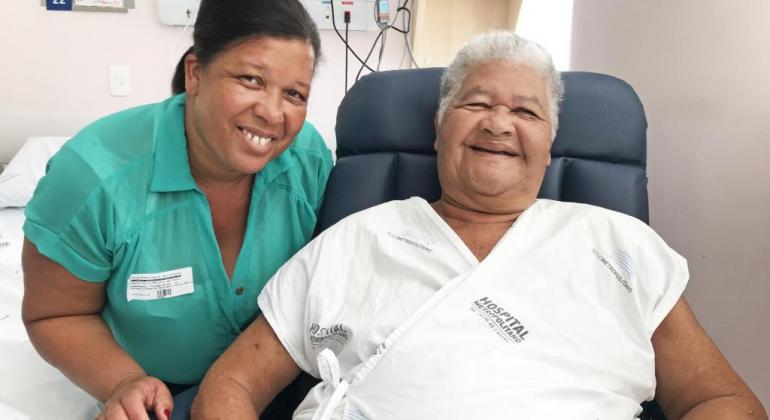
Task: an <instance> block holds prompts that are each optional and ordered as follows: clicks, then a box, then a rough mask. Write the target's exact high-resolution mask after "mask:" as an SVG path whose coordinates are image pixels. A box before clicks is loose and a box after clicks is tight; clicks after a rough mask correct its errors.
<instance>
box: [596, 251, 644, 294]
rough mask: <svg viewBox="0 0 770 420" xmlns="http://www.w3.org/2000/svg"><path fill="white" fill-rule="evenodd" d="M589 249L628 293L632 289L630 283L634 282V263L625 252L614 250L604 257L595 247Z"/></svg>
mask: <svg viewBox="0 0 770 420" xmlns="http://www.w3.org/2000/svg"><path fill="white" fill-rule="evenodd" d="M591 251H592V252H593V254H594V256H595V257H596V258H597V259H598V260H599V262H601V263H602V265H604V266H605V267H607V269H608V270H610V273H612V275H613V276H615V279H616V280H617V281H618V283H620V285H621V286H623V288H625V289H626V291H627V292H628V293H631V292H633V291H634V289H633V288H632V287H631V283H634V282H636V264H635V263H634V260H633V258H631V256H630V255H628V253H627V252H625V251H615V252H613V253H611V254H608V256H607V257H605V256H604V255H602V254H601V253H600V252H599V251H597V250H596V249H595V248H594V249H592V250H591Z"/></svg>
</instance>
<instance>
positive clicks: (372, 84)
mask: <svg viewBox="0 0 770 420" xmlns="http://www.w3.org/2000/svg"><path fill="white" fill-rule="evenodd" d="M442 72H443V69H441V68H432V69H418V70H398V71H386V72H380V73H374V74H370V75H368V76H366V77H364V78H363V79H361V80H360V81H359V82H358V83H356V85H355V86H353V88H352V89H350V91H349V92H348V93H347V95H346V96H345V98H344V99H343V100H342V103H341V104H340V107H339V110H338V113H337V127H336V132H337V163H336V165H335V166H334V169H333V171H332V174H331V177H330V179H329V184H328V187H327V190H326V199H325V201H324V205H323V208H322V213H321V220H320V229H325V228H327V227H329V226H331V225H332V224H334V223H336V222H337V221H339V220H340V219H342V218H343V217H345V216H347V215H348V214H351V213H354V212H356V211H359V210H362V209H365V208H368V207H371V206H374V205H377V204H379V203H382V202H385V201H389V200H397V199H405V198H409V197H411V196H414V195H418V196H421V197H423V198H425V199H427V200H428V201H434V200H436V199H438V197H439V195H440V187H439V183H438V176H437V174H436V156H435V151H434V150H433V141H434V140H435V138H436V137H435V131H434V126H433V118H434V115H435V113H436V109H437V107H438V95H439V94H438V92H439V89H438V88H439V79H440V77H441V73H442ZM562 76H563V79H564V84H565V93H564V102H563V103H562V108H561V113H560V116H559V130H558V133H557V135H556V140H555V141H554V144H553V149H552V156H553V157H552V163H551V165H550V166H549V167H548V170H547V172H546V176H545V179H544V182H543V186H542V188H541V190H540V195H539V196H540V197H542V198H550V199H554V200H562V201H574V202H581V203H588V204H594V205H597V206H601V207H605V208H609V209H612V210H616V211H620V212H622V213H626V214H629V215H632V216H635V217H637V218H639V219H641V220H642V221H644V222H648V221H649V214H648V203H647V175H646V160H647V159H646V157H647V150H646V144H647V140H646V131H647V121H646V119H645V115H644V109H643V108H642V104H641V102H640V101H639V97H638V96H637V95H636V93H635V92H634V90H633V89H632V88H631V86H629V85H628V84H627V83H625V82H623V81H621V80H619V79H616V78H614V77H611V76H606V75H602V74H596V73H585V72H564V73H562ZM305 380H307V378H306V379H305ZM641 419H642V420H645V419H656V420H657V419H665V417H664V416H663V414H662V413H661V412H660V409H659V407H658V406H657V404H655V403H654V402H653V403H645V404H644V413H643V415H642V416H641Z"/></svg>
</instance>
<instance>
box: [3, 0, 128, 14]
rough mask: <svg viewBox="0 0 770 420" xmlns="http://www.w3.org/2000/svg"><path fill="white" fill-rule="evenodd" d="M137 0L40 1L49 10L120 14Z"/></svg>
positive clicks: (126, 10)
mask: <svg viewBox="0 0 770 420" xmlns="http://www.w3.org/2000/svg"><path fill="white" fill-rule="evenodd" d="M0 1H2V0H0ZM134 1H135V0H40V5H41V6H45V8H46V9H47V10H67V11H69V10H74V11H76V12H79V11H85V12H120V13H126V12H128V9H133V8H134V7H135V6H134Z"/></svg>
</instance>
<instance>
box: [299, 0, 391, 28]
mask: <svg viewBox="0 0 770 420" xmlns="http://www.w3.org/2000/svg"><path fill="white" fill-rule="evenodd" d="M332 1H334V4H333V5H332ZM300 3H302V5H303V6H305V9H306V10H307V12H308V13H309V14H310V17H312V18H313V20H314V21H315V24H316V26H318V29H334V25H333V24H336V26H337V29H338V30H340V31H342V30H344V29H345V13H346V12H347V13H348V15H349V17H350V23H349V24H348V27H347V29H348V30H350V31H378V30H380V27H379V26H377V19H378V16H380V17H382V16H383V14H382V12H379V10H381V9H382V8H387V7H388V2H387V0H300ZM332 9H334V22H332Z"/></svg>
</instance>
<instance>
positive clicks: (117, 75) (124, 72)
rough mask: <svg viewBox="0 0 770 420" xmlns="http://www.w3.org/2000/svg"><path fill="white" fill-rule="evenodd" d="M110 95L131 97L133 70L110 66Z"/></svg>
mask: <svg viewBox="0 0 770 420" xmlns="http://www.w3.org/2000/svg"><path fill="white" fill-rule="evenodd" d="M110 95H112V96H129V95H131V70H130V69H129V68H128V66H116V65H112V66H110Z"/></svg>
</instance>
